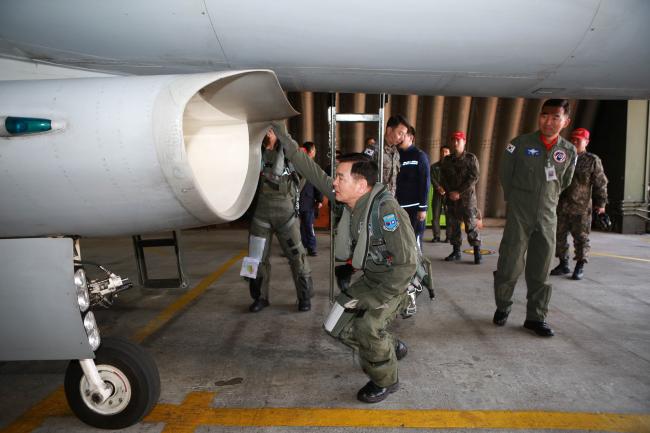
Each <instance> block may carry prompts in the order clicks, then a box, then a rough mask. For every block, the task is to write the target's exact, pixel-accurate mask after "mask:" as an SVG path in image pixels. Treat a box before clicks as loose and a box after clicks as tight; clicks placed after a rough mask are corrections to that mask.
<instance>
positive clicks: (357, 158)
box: [339, 153, 379, 187]
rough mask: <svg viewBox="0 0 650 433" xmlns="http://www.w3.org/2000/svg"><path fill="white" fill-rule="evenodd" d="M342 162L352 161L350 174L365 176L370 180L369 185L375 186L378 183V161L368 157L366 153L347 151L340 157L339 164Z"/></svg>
mask: <svg viewBox="0 0 650 433" xmlns="http://www.w3.org/2000/svg"><path fill="white" fill-rule="evenodd" d="M342 162H351V163H352V168H351V169H350V175H352V176H353V177H355V178H356V179H359V178H363V179H365V180H366V182H368V186H370V187H373V186H375V183H377V174H378V173H379V169H378V168H377V163H376V162H375V161H372V160H371V159H369V158H368V156H367V155H366V154H364V153H346V154H344V155H341V157H340V158H339V164H341V163H342Z"/></svg>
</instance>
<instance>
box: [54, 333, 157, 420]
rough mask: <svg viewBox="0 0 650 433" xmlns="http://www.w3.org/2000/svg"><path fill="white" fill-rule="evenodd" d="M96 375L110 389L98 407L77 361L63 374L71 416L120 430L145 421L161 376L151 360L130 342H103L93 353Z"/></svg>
mask: <svg viewBox="0 0 650 433" xmlns="http://www.w3.org/2000/svg"><path fill="white" fill-rule="evenodd" d="M95 364H96V365H97V371H98V372H99V376H100V377H101V378H102V380H103V381H104V383H106V384H107V385H108V386H109V387H110V389H111V393H110V396H109V397H108V398H107V399H106V400H104V402H102V403H98V400H99V399H98V398H97V397H98V396H97V395H94V394H93V393H92V392H91V389H90V384H89V383H88V381H87V380H86V377H85V376H84V374H83V371H82V369H81V366H80V365H79V361H70V363H69V364H68V369H67V370H66V374H65V395H66V398H67V399H68V404H69V405H70V408H71V409H72V411H73V412H74V414H75V415H76V416H77V417H78V418H79V419H80V420H81V421H83V422H85V423H86V424H88V425H91V426H93V427H98V428H104V429H121V428H125V427H128V426H131V425H133V424H135V423H137V422H139V421H140V420H142V418H144V417H145V416H146V415H147V414H148V413H149V412H150V411H151V409H153V407H154V405H155V404H156V402H157V401H158V397H159V396H160V376H159V375H158V368H157V367H156V364H155V362H154V360H153V358H152V357H151V355H149V354H148V353H147V352H146V351H145V350H144V349H142V348H141V347H140V346H138V345H136V344H133V343H131V342H129V341H126V340H122V339H115V338H104V339H103V340H102V344H101V346H100V347H99V349H97V351H96V352H95Z"/></svg>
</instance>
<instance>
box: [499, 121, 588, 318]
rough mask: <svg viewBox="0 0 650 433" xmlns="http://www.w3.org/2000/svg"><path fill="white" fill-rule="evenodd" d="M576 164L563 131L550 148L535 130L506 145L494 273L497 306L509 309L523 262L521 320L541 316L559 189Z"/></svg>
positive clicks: (545, 300)
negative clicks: (501, 223)
mask: <svg viewBox="0 0 650 433" xmlns="http://www.w3.org/2000/svg"><path fill="white" fill-rule="evenodd" d="M575 164H576V151H575V147H574V146H573V144H571V143H570V142H569V141H567V140H565V139H564V138H562V137H559V138H558V141H557V143H556V144H554V145H553V147H551V149H550V150H549V151H547V150H546V147H544V144H543V142H542V140H541V138H540V132H539V131H536V132H533V133H530V134H524V135H521V136H519V137H517V138H515V139H514V140H512V142H511V143H510V144H508V146H506V150H505V152H504V156H503V161H502V164H501V173H500V180H501V185H502V186H503V194H504V197H505V200H506V202H507V209H506V226H505V228H504V230H503V238H502V239H501V245H500V246H499V261H498V263H497V270H496V272H495V273H494V297H495V301H496V305H497V310H499V311H502V312H510V309H511V306H512V294H513V292H514V288H515V284H516V283H517V279H518V278H519V275H521V272H522V271H523V269H524V266H525V268H526V271H525V275H526V285H527V287H528V292H527V300H528V303H527V308H526V320H536V321H543V320H544V319H545V318H546V314H547V312H548V303H549V301H550V299H551V285H550V284H549V282H548V276H549V267H550V264H551V261H552V258H553V255H554V253H555V229H556V225H557V216H556V208H557V203H558V200H559V197H560V193H561V192H562V190H564V189H565V188H567V187H568V186H569V185H570V184H571V179H572V177H573V171H574V169H575ZM547 167H548V168H549V169H551V170H554V172H555V176H553V175H552V173H550V174H548V173H547V171H548V170H549V169H547ZM547 177H548V178H550V180H547ZM553 177H555V179H552V178H553ZM526 255H527V257H525V256H526Z"/></svg>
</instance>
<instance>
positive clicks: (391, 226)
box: [383, 213, 399, 232]
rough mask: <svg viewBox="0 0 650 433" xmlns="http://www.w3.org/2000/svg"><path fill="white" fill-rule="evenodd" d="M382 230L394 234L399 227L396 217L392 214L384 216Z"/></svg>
mask: <svg viewBox="0 0 650 433" xmlns="http://www.w3.org/2000/svg"><path fill="white" fill-rule="evenodd" d="M383 220H384V230H386V231H388V232H394V231H395V230H397V227H399V221H398V220H397V215H395V214H394V213H389V214H388V215H384V218H383Z"/></svg>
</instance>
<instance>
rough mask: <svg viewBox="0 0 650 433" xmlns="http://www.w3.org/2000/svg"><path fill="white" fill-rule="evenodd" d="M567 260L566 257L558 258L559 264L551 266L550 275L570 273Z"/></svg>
mask: <svg viewBox="0 0 650 433" xmlns="http://www.w3.org/2000/svg"><path fill="white" fill-rule="evenodd" d="M570 273H571V269H569V261H568V260H567V259H560V264H559V265H557V266H556V267H554V268H553V270H552V271H551V275H566V274H570Z"/></svg>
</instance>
